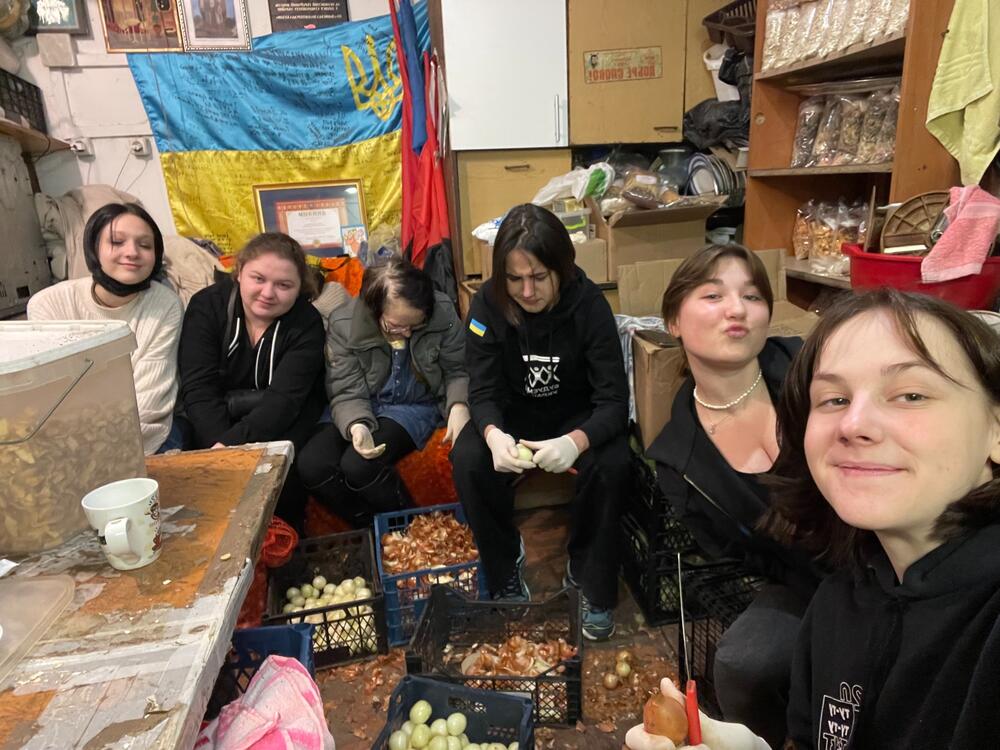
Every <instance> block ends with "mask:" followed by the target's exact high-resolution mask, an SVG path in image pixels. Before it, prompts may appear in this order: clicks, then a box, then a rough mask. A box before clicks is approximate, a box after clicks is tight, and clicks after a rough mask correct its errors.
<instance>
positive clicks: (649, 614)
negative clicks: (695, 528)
mask: <svg viewBox="0 0 1000 750" xmlns="http://www.w3.org/2000/svg"><path fill="white" fill-rule="evenodd" d="M643 526H644V524H643V522H642V521H641V520H640V519H638V518H636V517H635V516H634V515H633V514H632V513H625V514H623V515H622V517H621V530H622V554H621V563H622V576H623V578H624V579H625V583H626V584H627V585H628V587H629V590H630V591H631V592H632V596H633V597H634V598H635V600H636V603H638V605H639V608H640V609H641V610H642V614H643V616H644V617H645V618H646V622H647V623H649V624H650V625H667V624H671V623H675V622H677V621H678V620H679V619H680V599H679V598H678V594H677V553H678V552H680V553H681V558H682V564H683V566H684V568H685V569H702V568H704V569H712V568H713V567H715V566H718V565H719V564H720V563H712V562H708V561H707V560H706V559H705V558H704V557H702V556H701V555H700V554H699V553H698V551H697V549H696V548H695V547H693V546H689V547H686V548H684V549H669V548H665V549H662V550H660V551H654V546H653V545H651V544H650V541H649V535H648V534H647V533H646V531H645V530H644V528H643ZM655 539H656V537H654V540H655ZM691 606H692V604H691V603H689V604H688V608H689V609H690V608H691ZM695 611H696V612H698V614H699V615H700V614H701V612H700V611H698V610H697V606H695Z"/></svg>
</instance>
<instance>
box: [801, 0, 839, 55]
mask: <svg viewBox="0 0 1000 750" xmlns="http://www.w3.org/2000/svg"><path fill="white" fill-rule="evenodd" d="M836 1H837V0H818V2H817V4H816V15H815V16H813V20H812V24H811V25H810V27H809V33H808V34H806V35H805V39H804V41H803V43H802V59H803V60H807V59H809V58H811V57H816V56H817V55H818V54H819V50H820V48H821V47H822V46H823V39H825V38H826V29H827V27H828V25H829V19H828V17H829V15H830V6H831V5H832V4H833V3H834V2H836Z"/></svg>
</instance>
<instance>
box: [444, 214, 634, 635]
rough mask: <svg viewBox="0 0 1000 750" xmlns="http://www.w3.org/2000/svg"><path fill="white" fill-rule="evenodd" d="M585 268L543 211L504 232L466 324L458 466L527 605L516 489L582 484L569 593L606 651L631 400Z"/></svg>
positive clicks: (491, 571) (486, 556) (469, 500)
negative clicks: (526, 476) (527, 476)
mask: <svg viewBox="0 0 1000 750" xmlns="http://www.w3.org/2000/svg"><path fill="white" fill-rule="evenodd" d="M575 257H576V252H575V250H574V248H573V243H572V242H571V241H570V239H569V235H568V234H567V232H566V229H565V227H564V226H563V225H562V223H561V222H560V221H559V219H558V218H556V216H555V215H554V214H552V213H550V212H549V211H546V210H545V209H542V208H539V207H537V206H533V205H531V204H525V205H521V206H515V207H514V208H513V209H511V211H510V213H508V215H507V217H506V218H505V219H504V221H503V223H502V224H501V225H500V229H499V231H498V232H497V237H496V242H495V243H494V248H493V277H492V278H491V279H490V280H489V281H487V282H486V283H485V284H484V285H483V287H482V289H480V290H479V292H478V293H477V294H476V296H475V297H474V298H473V300H472V305H471V308H470V311H469V319H468V321H467V328H468V331H467V333H466V344H465V347H466V364H467V368H468V371H469V407H470V409H471V412H472V421H471V422H470V423H469V424H468V425H466V427H465V429H463V430H462V432H461V434H460V435H459V437H458V440H457V441H456V443H455V446H454V448H453V450H452V453H451V460H452V463H453V465H454V479H455V487H456V489H457V490H458V496H459V499H460V500H461V502H462V505H463V507H464V508H465V513H466V516H467V517H468V519H469V523H470V525H471V526H472V531H473V534H474V535H475V537H476V542H477V544H478V546H479V552H480V555H481V557H482V561H483V567H484V569H485V572H486V578H487V582H488V584H489V587H490V593H491V594H492V596H493V597H494V598H497V599H512V600H527V599H528V598H529V592H528V590H527V587H526V586H525V584H524V580H523V577H522V570H523V565H524V544H523V541H522V540H521V539H520V536H519V534H518V531H517V527H516V526H515V524H514V521H513V513H514V486H513V485H514V479H515V478H516V476H517V475H518V474H521V473H522V472H524V471H525V470H529V469H534V468H536V467H538V468H541V469H543V470H545V471H550V472H556V473H561V472H567V471H570V470H572V472H573V473H575V474H576V477H575V485H576V486H575V493H574V498H573V504H572V521H571V528H570V539H569V545H568V548H569V561H568V563H567V571H566V572H567V575H566V583H567V584H568V585H573V586H577V585H578V586H579V587H580V588H581V590H582V595H583V602H584V615H583V620H584V622H583V631H584V635H585V636H586V637H588V638H590V639H595V640H596V639H605V638H608V637H610V636H611V634H612V633H613V632H614V617H613V608H614V606H615V601H616V595H617V588H618V585H617V581H618V552H617V546H618V517H619V507H620V503H619V499H620V497H619V496H620V493H621V491H622V488H624V487H625V486H626V484H627V478H628V445H627V443H626V438H625V432H626V421H627V402H628V389H627V386H626V381H625V368H624V364H623V360H622V353H621V345H620V343H619V340H618V333H617V329H616V327H615V320H614V316H613V315H612V313H611V308H610V307H609V306H608V303H607V301H606V300H605V299H604V297H603V295H602V294H601V291H600V290H599V289H598V288H597V286H596V285H595V284H594V283H593V282H591V281H590V280H589V279H587V277H586V276H585V275H584V273H583V271H581V270H580V269H579V268H577V267H576V265H575V264H574V259H575ZM519 444H520V446H523V447H524V448H525V449H527V451H528V452H527V453H525V454H523V455H522V454H521V453H519V447H518V446H519ZM532 452H533V454H532ZM528 455H531V457H530V458H528Z"/></svg>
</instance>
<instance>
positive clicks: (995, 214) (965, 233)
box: [920, 185, 1000, 284]
mask: <svg viewBox="0 0 1000 750" xmlns="http://www.w3.org/2000/svg"><path fill="white" fill-rule="evenodd" d="M944 215H945V216H946V217H947V218H948V228H947V229H945V230H944V234H942V235H941V239H940V240H938V243H937V244H936V245H934V248H933V249H932V250H931V251H930V252H929V253H928V254H927V255H926V256H925V257H924V259H923V261H922V262H921V263H920V275H921V278H922V280H923V282H924V283H925V284H931V283H935V282H939V281H951V280H952V279H959V278H961V277H963V276H971V275H973V274H977V273H980V272H981V271H982V270H983V263H984V262H985V261H986V256H987V255H989V252H990V248H991V247H993V241H994V240H995V239H996V236H997V224H998V222H1000V200H997V199H996V198H994V197H993V196H992V195H990V194H989V193H987V192H986V191H985V190H983V189H982V188H981V187H979V186H978V185H969V186H968V187H953V188H951V191H950V196H949V202H948V207H947V208H946V209H945V210H944Z"/></svg>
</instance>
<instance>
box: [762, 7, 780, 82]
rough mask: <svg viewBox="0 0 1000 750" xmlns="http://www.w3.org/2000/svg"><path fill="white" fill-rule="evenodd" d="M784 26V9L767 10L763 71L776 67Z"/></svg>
mask: <svg viewBox="0 0 1000 750" xmlns="http://www.w3.org/2000/svg"><path fill="white" fill-rule="evenodd" d="M784 24H785V10H784V8H773V7H772V8H768V9H767V19H766V21H765V25H764V51H763V52H762V53H761V56H762V58H763V59H762V60H761V63H760V69H761V70H762V71H765V70H770V69H771V68H773V67H775V64H776V62H777V60H778V57H779V53H780V52H781V33H782V27H783V26H784Z"/></svg>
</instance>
